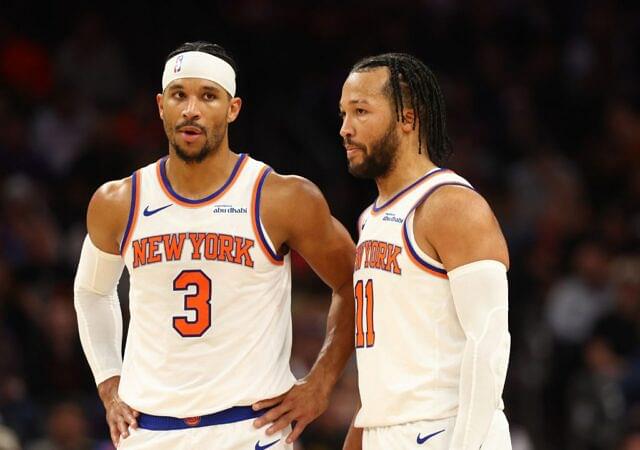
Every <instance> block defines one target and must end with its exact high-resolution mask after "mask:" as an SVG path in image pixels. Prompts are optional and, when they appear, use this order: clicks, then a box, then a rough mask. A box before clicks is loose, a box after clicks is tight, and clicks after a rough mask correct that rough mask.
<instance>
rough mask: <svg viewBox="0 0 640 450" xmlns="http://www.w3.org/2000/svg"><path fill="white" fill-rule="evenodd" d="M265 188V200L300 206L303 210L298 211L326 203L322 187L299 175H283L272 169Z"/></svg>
mask: <svg viewBox="0 0 640 450" xmlns="http://www.w3.org/2000/svg"><path fill="white" fill-rule="evenodd" d="M263 189H264V191H263V194H262V195H263V198H264V201H265V202H269V203H274V202H278V203H279V204H281V205H286V206H288V207H300V208H301V210H300V211H296V213H302V212H304V211H309V210H311V209H312V208H313V207H321V206H323V205H326V201H325V199H324V196H323V195H322V192H321V191H320V189H319V188H318V187H317V186H316V185H315V184H314V183H313V182H311V181H309V180H308V179H306V178H303V177H300V176H297V175H281V174H279V173H276V172H273V171H272V172H270V173H269V175H268V176H267V179H266V180H265V184H264V188H263Z"/></svg>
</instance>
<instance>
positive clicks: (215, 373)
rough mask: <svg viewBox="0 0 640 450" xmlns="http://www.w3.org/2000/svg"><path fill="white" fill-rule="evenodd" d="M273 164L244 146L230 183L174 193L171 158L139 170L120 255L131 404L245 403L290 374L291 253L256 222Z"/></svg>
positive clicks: (179, 411) (191, 406)
mask: <svg viewBox="0 0 640 450" xmlns="http://www.w3.org/2000/svg"><path fill="white" fill-rule="evenodd" d="M270 170H271V169H270V168H269V167H267V166H266V165H264V164H263V163H261V162H258V161H255V160H253V159H251V158H250V157H249V156H248V155H246V154H241V155H240V156H239V159H238V161H237V163H236V165H235V167H234V169H233V171H232V173H231V175H230V176H229V179H228V180H227V181H226V182H225V183H224V185H223V186H222V187H221V188H220V189H219V190H218V191H216V192H214V193H213V194H211V195H209V196H208V197H206V198H203V199H200V200H192V199H188V198H184V197H181V196H180V195H179V194H177V193H176V192H175V191H174V190H173V188H172V187H171V184H170V182H169V179H168V177H167V174H166V158H163V159H161V160H159V161H158V162H156V163H153V164H150V165H148V166H146V167H144V168H142V169H140V170H138V171H136V172H135V173H134V174H133V176H132V202H131V205H132V206H131V210H130V215H129V223H128V225H127V229H126V231H125V234H124V236H123V239H122V245H121V253H122V255H123V257H124V260H125V263H126V266H127V269H128V270H129V276H130V293H129V302H130V303H129V305H130V312H131V321H130V324H129V332H128V337H127V345H126V349H125V354H124V361H123V367H122V378H121V382H120V389H119V394H120V396H121V397H122V399H123V400H124V401H125V402H126V403H128V404H129V405H130V406H131V407H133V408H134V409H136V410H139V411H142V412H145V413H148V414H154V415H160V416H172V417H180V418H184V417H194V416H200V415H205V414H209V413H213V412H216V411H220V410H224V409H227V408H229V407H232V406H242V405H250V404H252V403H253V402H255V401H257V400H259V399H264V398H270V397H274V396H276V395H279V394H282V393H283V392H285V391H287V390H288V389H289V388H290V387H291V386H292V385H293V383H294V382H295V378H294V376H293V375H292V373H291V370H290V367H289V359H290V354H291V271H290V258H289V255H286V256H284V257H282V256H280V255H278V254H277V252H276V251H275V250H274V248H273V245H272V243H271V242H270V240H269V237H268V236H267V234H266V233H265V230H264V227H263V226H262V223H261V222H260V198H261V192H262V186H263V184H264V181H265V179H266V177H267V175H268V173H269V172H270Z"/></svg>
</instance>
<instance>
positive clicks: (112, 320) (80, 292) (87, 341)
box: [73, 235, 124, 384]
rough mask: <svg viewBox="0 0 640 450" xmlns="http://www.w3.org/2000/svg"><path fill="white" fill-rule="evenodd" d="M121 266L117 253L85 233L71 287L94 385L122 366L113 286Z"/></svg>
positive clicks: (115, 291) (118, 316) (115, 294)
mask: <svg viewBox="0 0 640 450" xmlns="http://www.w3.org/2000/svg"><path fill="white" fill-rule="evenodd" d="M123 268H124V261H123V259H122V257H121V256H120V255H113V254H111V253H105V252H103V251H102V250H100V249H99V248H97V247H96V246H95V245H93V243H92V242H91V239H90V238H89V236H88V235H87V237H86V238H85V240H84V244H83V245H82V252H81V253H80V262H79V263H78V271H77V273H76V278H75V282H74V285H73V290H74V306H75V309H76V314H77V316H78V330H79V333H80V342H81V343H82V348H83V350H84V354H85V356H86V357H87V361H88V362H89V366H90V367H91V371H92V372H93V377H94V379H95V382H96V384H100V383H102V382H103V381H104V380H106V379H107V378H110V377H112V376H114V375H120V371H121V368H122V312H121V311H120V302H119V300H118V292H117V290H116V288H117V287H118V281H119V280H120V275H122V269H123Z"/></svg>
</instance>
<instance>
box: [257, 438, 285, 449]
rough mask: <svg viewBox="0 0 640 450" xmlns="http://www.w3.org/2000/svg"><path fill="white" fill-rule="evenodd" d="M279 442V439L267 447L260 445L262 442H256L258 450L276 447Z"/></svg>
mask: <svg viewBox="0 0 640 450" xmlns="http://www.w3.org/2000/svg"><path fill="white" fill-rule="evenodd" d="M278 442H280V439H277V440H275V441H273V442H271V443H269V444H267V445H260V441H258V442H256V450H264V449H265V448H269V447H271V446H273V445H276V444H277V443H278Z"/></svg>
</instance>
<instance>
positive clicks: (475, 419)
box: [449, 261, 510, 450]
mask: <svg viewBox="0 0 640 450" xmlns="http://www.w3.org/2000/svg"><path fill="white" fill-rule="evenodd" d="M449 278H450V284H451V290H452V293H453V297H454V302H455V304H456V310H457V312H458V317H459V319H460V323H461V325H462V328H463V330H464V332H465V335H466V338H467V341H466V344H465V348H464V352H463V355H462V364H461V367H460V386H459V402H458V414H457V417H456V423H455V426H454V430H453V435H452V439H451V445H450V449H451V450H469V449H478V448H480V446H481V445H482V443H483V441H484V439H485V437H486V435H487V432H488V431H489V427H490V426H491V421H492V420H493V417H494V414H495V412H496V410H497V409H498V408H500V403H501V397H502V389H503V386H504V382H505V377H506V371H507V363H508V358H509V346H510V336H509V332H508V318H507V316H508V314H507V281H506V275H505V272H504V267H500V266H499V263H497V262H495V261H481V262H478V263H473V264H468V265H467V266H463V267H461V268H459V269H456V270H454V271H452V272H450V273H449Z"/></svg>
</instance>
